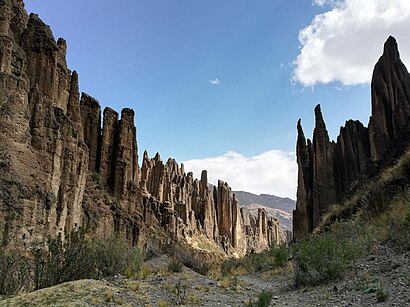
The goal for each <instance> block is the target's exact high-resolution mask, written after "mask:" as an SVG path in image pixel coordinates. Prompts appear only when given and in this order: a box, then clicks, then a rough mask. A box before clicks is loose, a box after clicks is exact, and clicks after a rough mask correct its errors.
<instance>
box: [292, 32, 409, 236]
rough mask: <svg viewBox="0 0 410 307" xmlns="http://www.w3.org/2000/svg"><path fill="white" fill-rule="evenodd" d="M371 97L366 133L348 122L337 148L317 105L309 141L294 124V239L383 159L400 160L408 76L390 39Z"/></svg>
mask: <svg viewBox="0 0 410 307" xmlns="http://www.w3.org/2000/svg"><path fill="white" fill-rule="evenodd" d="M371 94H372V116H371V118H370V122H369V128H366V127H364V126H363V124H362V123H360V122H359V121H353V120H349V121H347V122H346V124H345V126H344V127H341V128H340V134H339V136H338V138H337V142H336V143H335V142H332V141H330V139H329V136H328V133H327V130H326V125H325V123H324V120H323V117H322V113H321V110H320V106H319V105H318V106H317V107H316V108H315V115H316V126H315V129H314V132H313V142H311V141H310V140H307V141H306V139H305V136H304V133H303V129H302V126H301V122H300V120H299V122H298V126H297V129H298V141H297V162H298V189H297V204H296V210H295V211H294V213H293V233H294V239H296V240H298V239H301V238H303V237H305V236H307V235H308V234H309V233H311V232H312V231H313V230H314V229H315V228H316V227H317V226H318V225H319V223H320V221H321V218H322V217H323V215H324V214H326V212H328V210H329V207H330V206H331V205H336V204H338V203H340V202H342V201H343V200H344V199H345V198H346V197H347V196H348V195H349V193H350V192H351V191H352V189H353V188H354V186H355V185H356V184H357V183H358V182H359V181H360V180H362V179H363V178H367V177H371V176H373V175H375V174H376V173H377V172H378V169H379V168H380V167H381V166H382V165H383V163H385V160H386V159H387V158H392V157H398V156H400V155H401V154H402V153H403V151H404V149H405V148H406V147H407V146H408V145H409V144H410V140H409V138H408V132H409V131H410V129H409V125H410V74H409V73H408V71H407V69H406V67H405V66H404V64H403V63H402V62H401V60H400V56H399V51H398V47H397V43H396V40H395V39H394V38H393V37H389V38H388V40H387V41H386V43H385V45H384V53H383V55H382V56H381V57H380V59H379V61H378V63H377V64H376V66H375V68H374V72H373V79H372V84H371Z"/></svg>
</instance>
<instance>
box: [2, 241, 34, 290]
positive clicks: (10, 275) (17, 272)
mask: <svg viewBox="0 0 410 307" xmlns="http://www.w3.org/2000/svg"><path fill="white" fill-rule="evenodd" d="M29 277H30V269H29V266H28V262H27V258H26V257H25V256H23V255H21V254H20V253H18V252H16V251H13V250H11V251H10V250H6V249H4V248H0V295H14V294H16V293H18V292H19V291H20V290H22V289H24V288H25V287H28V286H29V284H28V281H29Z"/></svg>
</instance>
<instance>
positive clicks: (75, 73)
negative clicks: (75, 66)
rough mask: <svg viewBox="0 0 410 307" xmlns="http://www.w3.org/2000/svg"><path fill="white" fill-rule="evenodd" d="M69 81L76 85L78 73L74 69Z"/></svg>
mask: <svg viewBox="0 0 410 307" xmlns="http://www.w3.org/2000/svg"><path fill="white" fill-rule="evenodd" d="M71 83H77V85H78V73H77V71H75V70H74V71H73V73H72V74H71Z"/></svg>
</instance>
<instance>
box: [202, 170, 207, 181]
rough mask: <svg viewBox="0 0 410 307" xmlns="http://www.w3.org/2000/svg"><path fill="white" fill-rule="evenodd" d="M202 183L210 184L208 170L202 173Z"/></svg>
mask: <svg viewBox="0 0 410 307" xmlns="http://www.w3.org/2000/svg"><path fill="white" fill-rule="evenodd" d="M201 181H202V182H205V183H206V184H208V172H207V171H206V170H203V171H202V173H201Z"/></svg>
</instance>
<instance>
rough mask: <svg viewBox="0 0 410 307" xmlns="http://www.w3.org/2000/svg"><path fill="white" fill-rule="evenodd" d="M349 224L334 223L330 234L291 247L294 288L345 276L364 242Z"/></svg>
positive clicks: (361, 250)
mask: <svg viewBox="0 0 410 307" xmlns="http://www.w3.org/2000/svg"><path fill="white" fill-rule="evenodd" d="M352 229H354V227H352V224H351V223H336V224H334V225H332V227H330V229H329V231H327V232H325V233H322V234H320V235H316V236H313V237H312V238H310V239H309V240H302V241H299V242H297V243H296V244H295V245H294V247H293V250H294V253H293V254H294V263H295V284H296V286H305V285H316V284H319V283H323V282H327V281H330V280H334V279H338V278H341V277H343V276H344V275H345V273H346V271H347V269H348V267H349V265H351V264H352V263H353V261H354V260H356V259H357V258H358V257H359V256H360V255H361V253H362V252H363V248H362V247H363V240H362V237H361V236H360V234H359V232H355V231H354V230H352Z"/></svg>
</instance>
